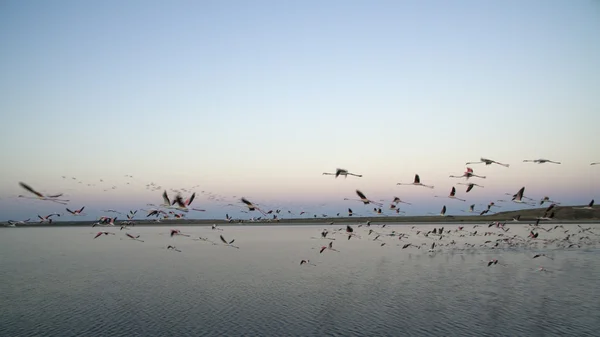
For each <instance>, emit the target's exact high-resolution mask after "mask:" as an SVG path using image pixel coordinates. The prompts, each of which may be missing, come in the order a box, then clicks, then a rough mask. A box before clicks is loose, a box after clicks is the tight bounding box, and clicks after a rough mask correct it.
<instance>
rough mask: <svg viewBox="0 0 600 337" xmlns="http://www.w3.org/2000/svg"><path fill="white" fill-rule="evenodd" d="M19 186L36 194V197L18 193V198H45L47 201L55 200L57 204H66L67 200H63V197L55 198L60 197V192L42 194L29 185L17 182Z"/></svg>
mask: <svg viewBox="0 0 600 337" xmlns="http://www.w3.org/2000/svg"><path fill="white" fill-rule="evenodd" d="M19 186H21V187H22V188H24V189H25V190H27V191H28V192H30V193H33V194H35V195H36V196H37V198H31V197H26V196H24V195H19V196H18V197H19V198H26V199H39V200H47V201H52V202H56V203H58V204H63V205H66V204H67V203H68V202H69V200H64V199H57V198H60V197H61V196H62V193H60V194H55V195H43V194H42V193H40V192H38V191H36V190H34V189H33V188H31V186H29V185H27V184H25V183H23V182H19Z"/></svg>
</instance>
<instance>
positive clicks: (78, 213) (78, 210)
mask: <svg viewBox="0 0 600 337" xmlns="http://www.w3.org/2000/svg"><path fill="white" fill-rule="evenodd" d="M84 208H85V206H83V207H81V208H80V209H76V210H74V211H72V210H70V209H68V208H67V209H66V210H67V212H69V213H71V214H73V215H84V214H83V213H81V212H83V209H84Z"/></svg>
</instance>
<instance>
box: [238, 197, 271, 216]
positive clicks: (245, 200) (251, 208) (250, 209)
mask: <svg viewBox="0 0 600 337" xmlns="http://www.w3.org/2000/svg"><path fill="white" fill-rule="evenodd" d="M241 200H242V202H243V203H244V204H246V206H247V207H248V211H255V210H256V211H259V212H261V213H262V214H263V215H267V214H266V213H265V212H264V211H263V210H262V209H260V208H258V207H257V206H256V205H254V204H253V203H251V202H250V201H249V200H248V199H246V198H244V197H242V199H241Z"/></svg>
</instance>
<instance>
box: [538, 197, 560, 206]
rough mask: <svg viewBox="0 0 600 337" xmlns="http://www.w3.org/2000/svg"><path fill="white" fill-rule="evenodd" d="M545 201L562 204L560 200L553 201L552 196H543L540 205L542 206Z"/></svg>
mask: <svg viewBox="0 0 600 337" xmlns="http://www.w3.org/2000/svg"><path fill="white" fill-rule="evenodd" d="M545 202H549V203H552V204H556V205H560V202H556V201H552V200H550V197H547V196H546V197H543V198H542V200H540V206H542V205H543V204H544V203H545Z"/></svg>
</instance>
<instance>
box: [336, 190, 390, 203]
mask: <svg viewBox="0 0 600 337" xmlns="http://www.w3.org/2000/svg"><path fill="white" fill-rule="evenodd" d="M356 194H357V195H358V197H359V198H360V199H349V198H344V200H354V201H361V202H362V203H363V204H365V205H368V204H374V205H378V206H379V207H382V206H383V204H381V203H378V202H375V201H373V200H370V199H369V198H367V197H366V196H365V195H364V194H363V192H361V191H359V190H356Z"/></svg>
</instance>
